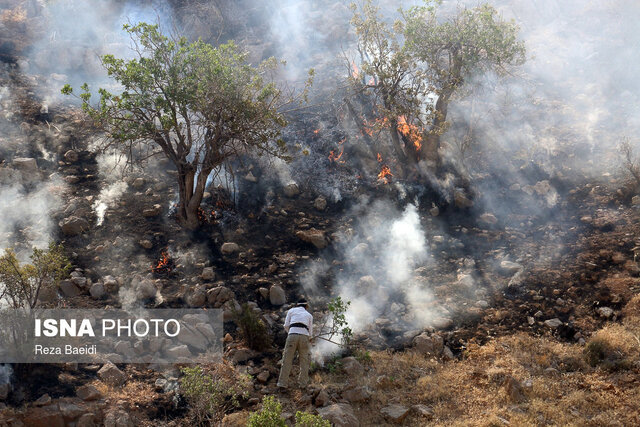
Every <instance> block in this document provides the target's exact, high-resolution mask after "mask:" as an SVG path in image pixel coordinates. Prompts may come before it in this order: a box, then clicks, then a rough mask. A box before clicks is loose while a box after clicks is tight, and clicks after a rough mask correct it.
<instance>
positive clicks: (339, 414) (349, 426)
mask: <svg viewBox="0 0 640 427" xmlns="http://www.w3.org/2000/svg"><path fill="white" fill-rule="evenodd" d="M318 415H320V416H321V417H322V418H324V419H325V420H328V421H330V422H331V423H332V424H333V425H334V426H335V427H360V422H359V421H358V418H357V417H356V415H355V414H354V413H353V408H352V407H351V405H349V404H346V403H334V404H333V405H329V406H326V407H324V408H318Z"/></svg>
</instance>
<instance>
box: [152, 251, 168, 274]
mask: <svg viewBox="0 0 640 427" xmlns="http://www.w3.org/2000/svg"><path fill="white" fill-rule="evenodd" d="M172 269H173V260H172V259H171V257H170V256H169V251H166V250H164V251H162V253H161V254H160V259H159V260H158V263H157V264H156V265H155V266H154V265H151V270H152V271H153V272H154V273H169V272H171V270H172Z"/></svg>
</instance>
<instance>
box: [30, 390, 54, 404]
mask: <svg viewBox="0 0 640 427" xmlns="http://www.w3.org/2000/svg"><path fill="white" fill-rule="evenodd" d="M50 403H51V396H49V395H48V394H47V393H45V394H43V395H42V396H40V397H39V398H38V399H36V401H35V402H33V405H34V406H46V405H48V404H50Z"/></svg>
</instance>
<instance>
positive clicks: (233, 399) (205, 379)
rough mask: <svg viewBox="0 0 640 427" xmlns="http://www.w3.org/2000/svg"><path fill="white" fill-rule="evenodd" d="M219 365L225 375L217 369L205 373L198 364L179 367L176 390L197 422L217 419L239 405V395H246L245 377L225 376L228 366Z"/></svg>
mask: <svg viewBox="0 0 640 427" xmlns="http://www.w3.org/2000/svg"><path fill="white" fill-rule="evenodd" d="M221 368H222V369H224V370H225V371H226V373H227V376H226V377H225V376H223V375H221V374H219V373H217V372H215V373H213V374H210V373H207V372H205V371H204V370H203V369H202V367H200V366H195V367H185V368H182V374H183V377H182V378H181V379H180V391H181V393H182V395H183V396H184V398H185V399H186V401H187V403H188V404H189V406H190V407H191V413H192V415H193V417H194V418H195V421H196V423H197V424H198V425H210V424H211V422H212V421H220V420H221V419H222V417H223V416H224V414H225V412H226V411H227V410H229V409H231V408H236V407H238V406H239V405H240V402H239V399H240V398H241V397H243V398H246V397H247V396H248V388H249V382H248V379H247V377H243V376H234V375H231V377H229V376H228V374H229V372H230V371H229V369H227V368H226V367H221ZM233 372H234V373H235V371H233Z"/></svg>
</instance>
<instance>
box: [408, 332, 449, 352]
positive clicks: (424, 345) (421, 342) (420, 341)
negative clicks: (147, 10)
mask: <svg viewBox="0 0 640 427" xmlns="http://www.w3.org/2000/svg"><path fill="white" fill-rule="evenodd" d="M413 346H414V348H415V349H416V350H417V351H418V352H420V353H422V354H426V355H429V356H440V355H441V354H442V351H443V350H444V340H443V339H442V337H441V336H440V335H435V334H434V335H429V334H428V333H426V332H423V333H421V334H420V335H418V336H417V337H415V338H414V339H413Z"/></svg>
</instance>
